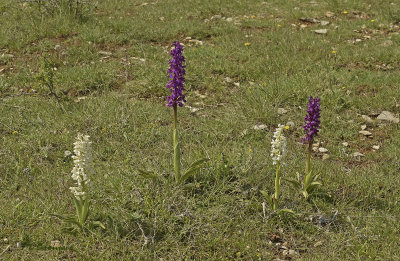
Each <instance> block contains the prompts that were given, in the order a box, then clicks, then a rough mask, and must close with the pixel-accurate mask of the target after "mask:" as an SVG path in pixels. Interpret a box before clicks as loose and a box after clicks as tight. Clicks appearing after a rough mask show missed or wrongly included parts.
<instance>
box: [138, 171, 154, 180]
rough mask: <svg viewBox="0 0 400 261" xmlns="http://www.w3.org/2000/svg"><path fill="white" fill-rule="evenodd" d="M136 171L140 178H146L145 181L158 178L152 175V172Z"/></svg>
mask: <svg viewBox="0 0 400 261" xmlns="http://www.w3.org/2000/svg"><path fill="white" fill-rule="evenodd" d="M137 171H138V172H139V174H140V175H141V176H142V177H145V178H147V179H153V180H155V179H157V178H158V176H157V175H156V174H154V172H150V171H145V170H141V169H137Z"/></svg>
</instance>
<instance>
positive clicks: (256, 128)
mask: <svg viewBox="0 0 400 261" xmlns="http://www.w3.org/2000/svg"><path fill="white" fill-rule="evenodd" d="M267 129H268V126H267V125H265V124H256V125H254V126H253V130H267Z"/></svg>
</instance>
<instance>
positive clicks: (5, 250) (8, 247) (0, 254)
mask: <svg viewBox="0 0 400 261" xmlns="http://www.w3.org/2000/svg"><path fill="white" fill-rule="evenodd" d="M10 247H11V245H8V246H7V247H6V249H4V250H3V252H1V253H0V256H2V255H3V254H4V253H5V252H7V250H8V249H10Z"/></svg>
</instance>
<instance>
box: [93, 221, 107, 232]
mask: <svg viewBox="0 0 400 261" xmlns="http://www.w3.org/2000/svg"><path fill="white" fill-rule="evenodd" d="M92 224H93V225H95V226H98V227H101V228H102V229H104V230H105V229H106V227H105V226H104V225H103V223H101V222H100V221H93V223H92Z"/></svg>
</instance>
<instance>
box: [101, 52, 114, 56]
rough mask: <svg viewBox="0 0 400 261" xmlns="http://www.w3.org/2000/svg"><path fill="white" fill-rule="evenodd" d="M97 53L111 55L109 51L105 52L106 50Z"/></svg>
mask: <svg viewBox="0 0 400 261" xmlns="http://www.w3.org/2000/svg"><path fill="white" fill-rule="evenodd" d="M99 54H101V55H107V56H110V55H112V53H111V52H106V51H100V52H99Z"/></svg>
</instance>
